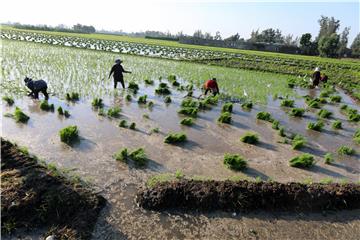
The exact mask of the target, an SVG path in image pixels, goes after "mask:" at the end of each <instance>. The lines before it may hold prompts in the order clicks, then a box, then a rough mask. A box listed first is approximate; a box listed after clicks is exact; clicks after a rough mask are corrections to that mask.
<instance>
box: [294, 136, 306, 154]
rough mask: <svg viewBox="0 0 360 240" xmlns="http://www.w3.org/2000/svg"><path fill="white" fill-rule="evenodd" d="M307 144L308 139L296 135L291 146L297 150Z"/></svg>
mask: <svg viewBox="0 0 360 240" xmlns="http://www.w3.org/2000/svg"><path fill="white" fill-rule="evenodd" d="M305 144H306V139H305V138H304V137H303V136H301V135H299V134H296V135H295V137H294V138H293V140H292V144H291V145H292V149H294V150H295V149H296V150H297V149H300V148H302V147H303V146H304V145H305Z"/></svg>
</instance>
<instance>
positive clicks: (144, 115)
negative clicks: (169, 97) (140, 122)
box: [142, 113, 150, 119]
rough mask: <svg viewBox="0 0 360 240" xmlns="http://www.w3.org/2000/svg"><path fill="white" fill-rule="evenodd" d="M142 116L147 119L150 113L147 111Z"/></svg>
mask: <svg viewBox="0 0 360 240" xmlns="http://www.w3.org/2000/svg"><path fill="white" fill-rule="evenodd" d="M142 116H143V118H146V119H149V118H150V116H149V114H147V113H144V114H143V115H142Z"/></svg>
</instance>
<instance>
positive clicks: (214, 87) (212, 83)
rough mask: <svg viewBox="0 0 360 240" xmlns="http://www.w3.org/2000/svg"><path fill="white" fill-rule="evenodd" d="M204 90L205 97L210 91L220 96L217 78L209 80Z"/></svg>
mask: <svg viewBox="0 0 360 240" xmlns="http://www.w3.org/2000/svg"><path fill="white" fill-rule="evenodd" d="M204 89H205V96H206V94H207V93H208V91H211V92H212V94H213V95H214V96H216V94H219V87H218V84H217V82H216V78H213V79H209V80H207V81H206V82H205V83H204Z"/></svg>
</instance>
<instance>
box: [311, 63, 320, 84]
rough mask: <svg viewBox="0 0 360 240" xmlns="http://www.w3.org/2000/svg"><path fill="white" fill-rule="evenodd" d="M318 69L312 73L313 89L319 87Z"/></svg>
mask: <svg viewBox="0 0 360 240" xmlns="http://www.w3.org/2000/svg"><path fill="white" fill-rule="evenodd" d="M320 76H321V74H320V68H319V67H316V68H315V70H314V73H313V75H312V84H313V87H316V86H318V85H319V83H320Z"/></svg>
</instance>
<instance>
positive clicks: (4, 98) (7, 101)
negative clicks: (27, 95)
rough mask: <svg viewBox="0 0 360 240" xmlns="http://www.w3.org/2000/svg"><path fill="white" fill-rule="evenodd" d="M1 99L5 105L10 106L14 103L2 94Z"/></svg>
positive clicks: (10, 98)
mask: <svg viewBox="0 0 360 240" xmlns="http://www.w3.org/2000/svg"><path fill="white" fill-rule="evenodd" d="M2 100H3V101H5V102H6V103H7V105H9V106H12V105H13V104H14V99H13V98H12V97H9V96H3V97H2Z"/></svg>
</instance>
